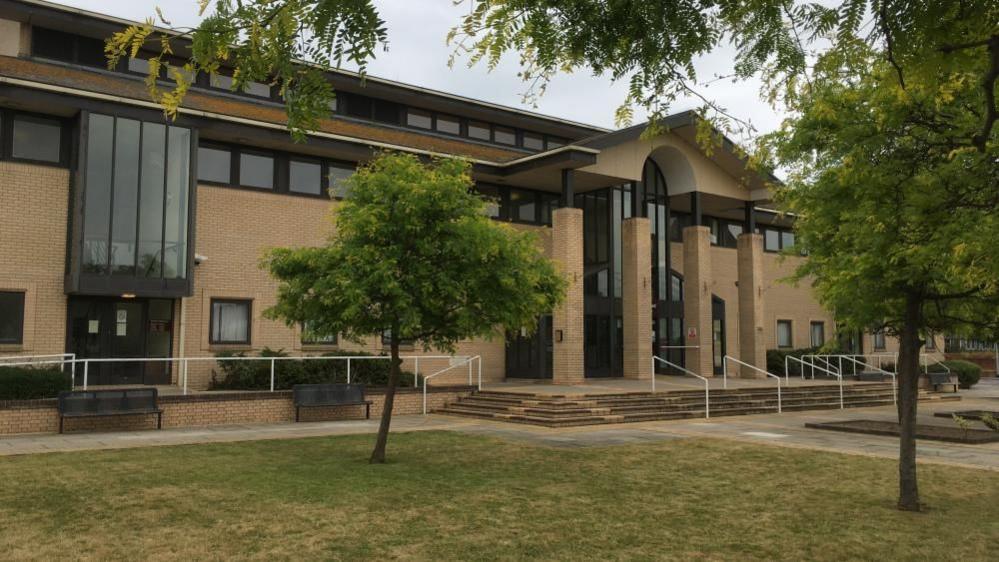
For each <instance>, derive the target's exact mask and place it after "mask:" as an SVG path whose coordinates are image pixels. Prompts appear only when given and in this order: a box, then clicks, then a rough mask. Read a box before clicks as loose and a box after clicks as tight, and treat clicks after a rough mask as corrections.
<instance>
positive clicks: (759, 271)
mask: <svg viewBox="0 0 999 562" xmlns="http://www.w3.org/2000/svg"><path fill="white" fill-rule="evenodd" d="M736 252H737V254H738V280H739V359H740V360H741V361H744V362H746V363H749V364H750V365H754V366H756V367H759V368H760V369H766V368H767V350H766V345H765V342H764V338H763V236H762V235H760V234H756V233H748V232H747V233H744V234H740V235H739V241H738V249H737V250H736ZM739 374H740V376H742V377H746V378H764V377H766V375H764V374H763V373H760V372H759V371H754V370H753V369H746V368H740V369H739Z"/></svg>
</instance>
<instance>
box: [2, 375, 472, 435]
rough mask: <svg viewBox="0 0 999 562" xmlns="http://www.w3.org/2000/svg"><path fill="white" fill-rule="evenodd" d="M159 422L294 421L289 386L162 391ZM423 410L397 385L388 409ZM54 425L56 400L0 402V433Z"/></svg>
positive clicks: (89, 426) (97, 423)
mask: <svg viewBox="0 0 999 562" xmlns="http://www.w3.org/2000/svg"><path fill="white" fill-rule="evenodd" d="M471 391H472V389H471V388H470V387H437V388H431V389H429V390H428V393H427V408H428V410H434V409H437V408H440V407H442V406H443V405H444V404H445V403H447V402H453V401H455V400H457V399H458V397H460V396H467V395H469V394H470V393H471ZM367 397H368V399H369V400H371V401H372V404H371V417H372V418H373V419H376V418H377V417H378V416H381V414H382V407H383V405H384V399H385V396H384V394H383V392H382V391H381V390H379V389H374V390H373V391H370V392H368V393H367ZM159 403H160V407H161V408H162V409H163V427H164V428H179V427H205V426H212V425H231V424H252V423H282V422H291V421H294V420H295V407H294V405H293V403H292V398H291V391H278V392H226V393H222V392H219V393H204V394H192V395H188V396H161V397H160V399H159ZM422 411H423V393H422V392H419V391H416V390H412V389H399V390H398V391H397V392H396V396H395V405H394V406H393V414H399V415H404V414H419V413H422ZM363 417H364V408H363V407H362V406H340V407H329V408H323V407H316V408H303V409H302V418H301V419H302V421H324V420H340V419H359V418H363ZM155 427H156V416H151V415H150V416H141V415H140V416H107V417H100V418H67V419H66V420H65V430H66V431H119V430H134V429H153V428H155ZM58 429H59V415H58V410H57V409H56V401H55V400H25V401H10V402H0V435H11V434H19V433H54V432H56V431H58Z"/></svg>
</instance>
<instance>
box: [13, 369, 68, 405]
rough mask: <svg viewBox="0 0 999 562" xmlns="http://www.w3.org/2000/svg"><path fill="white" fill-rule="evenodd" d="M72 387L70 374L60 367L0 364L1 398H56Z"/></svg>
mask: <svg viewBox="0 0 999 562" xmlns="http://www.w3.org/2000/svg"><path fill="white" fill-rule="evenodd" d="M72 388H73V383H72V381H71V380H70V376H69V374H68V373H64V372H62V371H61V370H59V369H52V368H33V367H3V366H0V400H35V399H38V398H54V397H56V396H58V395H59V392H60V391H63V390H72Z"/></svg>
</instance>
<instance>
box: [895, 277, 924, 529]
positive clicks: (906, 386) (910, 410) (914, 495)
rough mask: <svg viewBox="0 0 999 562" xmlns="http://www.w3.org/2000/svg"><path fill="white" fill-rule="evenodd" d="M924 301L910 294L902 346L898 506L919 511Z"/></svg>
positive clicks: (903, 326) (903, 324)
mask: <svg viewBox="0 0 999 562" xmlns="http://www.w3.org/2000/svg"><path fill="white" fill-rule="evenodd" d="M920 309H921V302H920V301H919V299H917V298H916V297H914V296H912V295H910V296H909V297H907V299H906V305H905V318H904V320H903V322H902V330H901V333H900V334H899V348H898V384H899V390H898V423H899V426H900V427H899V450H898V508H899V509H901V510H904V511H919V510H920V503H919V486H918V485H917V483H916V406H917V404H918V403H919V349H920V347H921V342H920V341H919V326H920V323H921V321H922V319H921V310H920Z"/></svg>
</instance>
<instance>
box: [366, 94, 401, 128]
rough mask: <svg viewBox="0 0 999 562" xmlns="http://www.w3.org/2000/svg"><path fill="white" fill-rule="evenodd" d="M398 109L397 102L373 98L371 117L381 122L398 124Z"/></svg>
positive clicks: (399, 108)
mask: <svg viewBox="0 0 999 562" xmlns="http://www.w3.org/2000/svg"><path fill="white" fill-rule="evenodd" d="M400 110H401V107H400V106H399V105H398V104H395V103H392V102H390V101H385V100H373V103H372V116H371V118H372V119H374V120H375V121H381V122H382V123H395V124H397V125H398V124H399V123H400V122H401V119H400V115H399V114H400V112H401V111H400Z"/></svg>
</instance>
